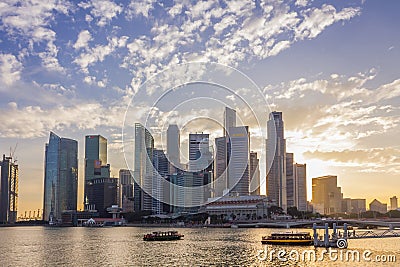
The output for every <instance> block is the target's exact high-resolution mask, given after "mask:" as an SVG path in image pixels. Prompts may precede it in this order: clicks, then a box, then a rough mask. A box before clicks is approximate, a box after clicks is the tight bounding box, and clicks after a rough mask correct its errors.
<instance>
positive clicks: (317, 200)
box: [312, 175, 343, 215]
mask: <svg viewBox="0 0 400 267" xmlns="http://www.w3.org/2000/svg"><path fill="white" fill-rule="evenodd" d="M342 200H343V195H342V192H341V188H340V187H338V186H337V176H333V175H327V176H322V177H317V178H313V179H312V204H313V207H314V211H315V212H318V213H320V214H325V215H329V214H335V213H338V212H341V211H342Z"/></svg>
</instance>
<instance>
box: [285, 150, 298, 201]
mask: <svg viewBox="0 0 400 267" xmlns="http://www.w3.org/2000/svg"><path fill="white" fill-rule="evenodd" d="M293 157H294V156H293V153H286V200H287V206H288V207H294V206H296V204H295V202H296V193H295V190H296V188H295V187H296V186H295V184H294V177H293V160H294V158H293Z"/></svg>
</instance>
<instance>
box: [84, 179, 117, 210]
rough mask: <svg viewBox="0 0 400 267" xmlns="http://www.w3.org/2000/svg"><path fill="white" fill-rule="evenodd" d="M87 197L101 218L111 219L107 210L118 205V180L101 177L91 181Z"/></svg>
mask: <svg viewBox="0 0 400 267" xmlns="http://www.w3.org/2000/svg"><path fill="white" fill-rule="evenodd" d="M87 196H88V198H89V199H90V201H91V203H92V204H90V205H91V206H92V207H95V209H96V210H97V211H98V212H99V215H100V217H103V218H106V217H111V214H109V213H108V211H107V208H110V207H111V206H113V205H118V178H110V177H100V178H94V179H92V180H91V181H90V185H89V186H88V188H87Z"/></svg>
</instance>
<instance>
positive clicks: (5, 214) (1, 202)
mask: <svg viewBox="0 0 400 267" xmlns="http://www.w3.org/2000/svg"><path fill="white" fill-rule="evenodd" d="M0 167H1V168H0V169H1V172H0V174H1V181H0V223H3V224H6V223H15V221H16V220H17V210H18V165H17V164H16V162H15V161H13V159H12V156H11V155H10V157H6V156H5V155H3V161H0Z"/></svg>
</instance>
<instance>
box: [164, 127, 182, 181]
mask: <svg viewBox="0 0 400 267" xmlns="http://www.w3.org/2000/svg"><path fill="white" fill-rule="evenodd" d="M180 142H181V141H180V134H179V128H178V126H177V125H176V124H170V125H169V126H168V130H167V155H168V159H169V162H170V163H171V164H170V165H171V169H176V168H180V167H181V166H180V162H181V160H180ZM174 167H175V168H174ZM172 172H175V171H171V173H172Z"/></svg>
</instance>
